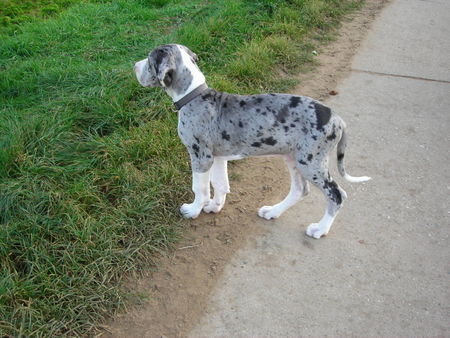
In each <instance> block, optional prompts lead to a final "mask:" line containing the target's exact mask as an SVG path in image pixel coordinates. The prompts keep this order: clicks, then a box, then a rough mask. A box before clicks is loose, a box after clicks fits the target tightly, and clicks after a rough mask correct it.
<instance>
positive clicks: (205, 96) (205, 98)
mask: <svg viewBox="0 0 450 338" xmlns="http://www.w3.org/2000/svg"><path fill="white" fill-rule="evenodd" d="M211 97H212V95H211V93H208V94H205V95H203V96H202V99H203V100H205V101H206V100H208V99H210V98H211Z"/></svg>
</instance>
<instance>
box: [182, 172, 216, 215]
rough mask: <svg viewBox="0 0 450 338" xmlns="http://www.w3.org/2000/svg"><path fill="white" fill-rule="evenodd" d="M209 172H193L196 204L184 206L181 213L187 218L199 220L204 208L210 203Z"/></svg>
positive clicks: (193, 189)
mask: <svg viewBox="0 0 450 338" xmlns="http://www.w3.org/2000/svg"><path fill="white" fill-rule="evenodd" d="M209 179H210V178H209V171H207V172H205V173H197V172H194V171H193V172H192V191H193V192H194V194H195V198H194V202H193V203H190V204H183V205H182V206H181V209H180V211H181V213H182V214H183V216H184V217H185V218H197V217H198V215H199V214H200V212H201V211H202V209H203V207H204V206H205V205H206V204H208V203H209V198H210V188H209Z"/></svg>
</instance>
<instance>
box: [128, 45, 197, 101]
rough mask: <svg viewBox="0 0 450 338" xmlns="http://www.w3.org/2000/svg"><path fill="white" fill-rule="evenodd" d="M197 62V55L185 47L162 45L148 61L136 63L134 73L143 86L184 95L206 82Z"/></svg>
mask: <svg viewBox="0 0 450 338" xmlns="http://www.w3.org/2000/svg"><path fill="white" fill-rule="evenodd" d="M197 60H198V58H197V55H196V54H194V53H193V52H192V51H190V50H189V49H188V48H187V47H185V46H182V45H177V44H170V45H162V46H159V47H156V48H155V49H153V50H152V51H151V52H150V54H149V56H148V58H147V59H144V60H141V61H139V62H136V64H135V66H134V71H135V73H136V77H137V79H138V81H139V83H140V84H141V85H142V86H144V87H158V86H159V87H163V88H164V89H166V90H168V91H170V92H174V93H175V94H178V95H182V94H184V93H185V92H187V91H188V89H189V88H190V87H191V86H193V85H197V84H198V83H199V84H201V83H204V82H205V78H204V76H203V74H202V73H201V72H200V70H199V69H198V67H197Z"/></svg>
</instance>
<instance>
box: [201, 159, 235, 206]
mask: <svg viewBox="0 0 450 338" xmlns="http://www.w3.org/2000/svg"><path fill="white" fill-rule="evenodd" d="M227 164H228V162H227V161H226V160H223V159H221V158H219V157H215V158H214V163H213V165H212V167H211V184H212V186H213V188H214V197H213V199H211V200H209V203H208V204H207V205H205V206H204V207H203V211H204V212H214V213H217V212H219V211H220V210H222V208H223V206H224V204H225V199H226V196H227V194H228V193H229V192H230V183H229V182H228V172H227Z"/></svg>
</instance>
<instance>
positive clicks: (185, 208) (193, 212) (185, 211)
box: [180, 203, 202, 218]
mask: <svg viewBox="0 0 450 338" xmlns="http://www.w3.org/2000/svg"><path fill="white" fill-rule="evenodd" d="M201 211H202V207H201V206H200V207H199V206H198V205H197V204H195V203H190V204H187V203H185V204H183V205H182V206H181V208H180V212H181V214H182V215H183V217H184V218H197V217H198V215H200V212H201Z"/></svg>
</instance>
